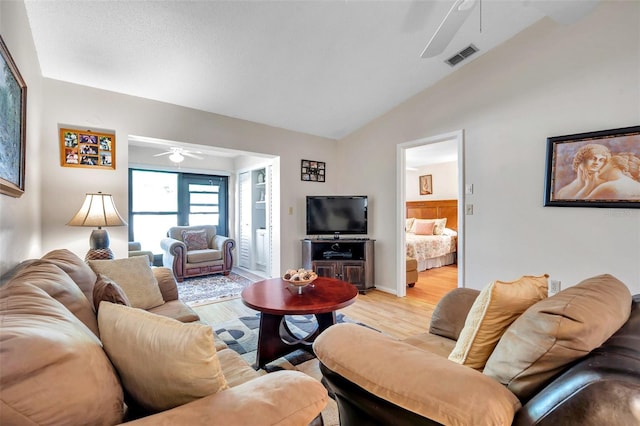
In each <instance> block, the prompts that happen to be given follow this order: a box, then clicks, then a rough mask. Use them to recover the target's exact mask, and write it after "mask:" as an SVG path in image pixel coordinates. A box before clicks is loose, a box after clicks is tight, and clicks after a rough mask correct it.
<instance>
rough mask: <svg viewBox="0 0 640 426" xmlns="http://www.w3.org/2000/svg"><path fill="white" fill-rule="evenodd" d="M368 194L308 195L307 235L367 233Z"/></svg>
mask: <svg viewBox="0 0 640 426" xmlns="http://www.w3.org/2000/svg"><path fill="white" fill-rule="evenodd" d="M367 207H368V200H367V196H366V195H349V196H345V195H309V196H307V235H333V236H334V238H338V237H339V236H340V234H345V235H363V234H366V233H367Z"/></svg>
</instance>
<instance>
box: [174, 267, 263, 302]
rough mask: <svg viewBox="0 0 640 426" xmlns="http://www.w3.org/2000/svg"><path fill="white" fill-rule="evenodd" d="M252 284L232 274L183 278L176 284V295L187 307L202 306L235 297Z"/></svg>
mask: <svg viewBox="0 0 640 426" xmlns="http://www.w3.org/2000/svg"><path fill="white" fill-rule="evenodd" d="M253 282H254V281H252V280H250V279H248V278H246V277H243V276H241V275H238V274H236V273H234V272H230V273H229V275H222V274H215V275H207V276H204V277H195V278H185V280H184V281H183V282H181V283H178V295H179V297H180V300H182V301H183V302H185V303H186V304H187V305H190V306H198V305H204V304H207V303H212V302H216V301H221V300H225V299H228V298H231V297H237V296H238V295H240V293H241V292H242V290H243V289H244V288H245V287H247V286H249V285H251V284H252V283H253Z"/></svg>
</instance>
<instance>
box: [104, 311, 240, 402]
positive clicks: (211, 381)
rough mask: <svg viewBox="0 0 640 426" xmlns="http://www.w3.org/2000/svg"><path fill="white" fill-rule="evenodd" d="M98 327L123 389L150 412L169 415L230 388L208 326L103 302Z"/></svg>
mask: <svg viewBox="0 0 640 426" xmlns="http://www.w3.org/2000/svg"><path fill="white" fill-rule="evenodd" d="M98 326H99V327H100V331H101V336H102V344H103V345H104V349H105V351H106V352H107V354H108V355H109V359H111V362H113V365H114V366H115V368H116V370H117V371H118V373H119V375H120V378H121V379H122V383H123V385H124V388H125V389H126V390H127V392H128V394H129V395H131V397H132V398H133V399H134V400H135V402H137V403H138V404H139V405H140V406H142V407H144V408H146V409H148V410H154V411H155V410H157V411H161V410H168V409H170V408H173V407H177V406H179V405H183V404H186V403H188V402H190V401H194V400H196V399H199V398H202V397H204V396H207V395H212V394H214V393H216V392H218V391H220V390H223V389H226V388H227V387H228V386H227V381H226V380H225V378H224V375H223V373H222V369H221V367H220V362H219V360H218V357H217V354H216V348H215V344H214V341H213V330H212V328H211V327H210V326H208V325H205V324H198V323H188V324H185V323H182V322H180V321H177V320H174V319H173V318H168V317H163V316H160V315H155V314H152V313H150V312H146V311H143V310H141V309H135V308H131V307H128V306H124V305H116V304H113V303H109V302H102V303H101V304H100V309H99V310H98Z"/></svg>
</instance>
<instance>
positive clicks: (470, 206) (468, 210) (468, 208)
mask: <svg viewBox="0 0 640 426" xmlns="http://www.w3.org/2000/svg"><path fill="white" fill-rule="evenodd" d="M464 211H465V213H466V214H468V215H472V214H473V204H467V205H465V206H464Z"/></svg>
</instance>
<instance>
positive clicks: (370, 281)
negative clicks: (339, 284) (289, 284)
mask: <svg viewBox="0 0 640 426" xmlns="http://www.w3.org/2000/svg"><path fill="white" fill-rule="evenodd" d="M374 241H375V240H368V239H367V240H365V239H362V240H357V239H354V240H347V239H341V240H335V239H331V240H328V239H327V240H322V239H317V240H308V239H307V240H302V267H303V268H305V269H312V270H313V271H315V273H316V274H318V275H319V276H321V277H329V278H337V279H340V280H342V281H346V282H348V283H351V284H353V285H355V286H356V287H357V288H358V291H360V292H361V293H366V292H367V290H369V289H372V288H375V285H374V269H375V265H374Z"/></svg>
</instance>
